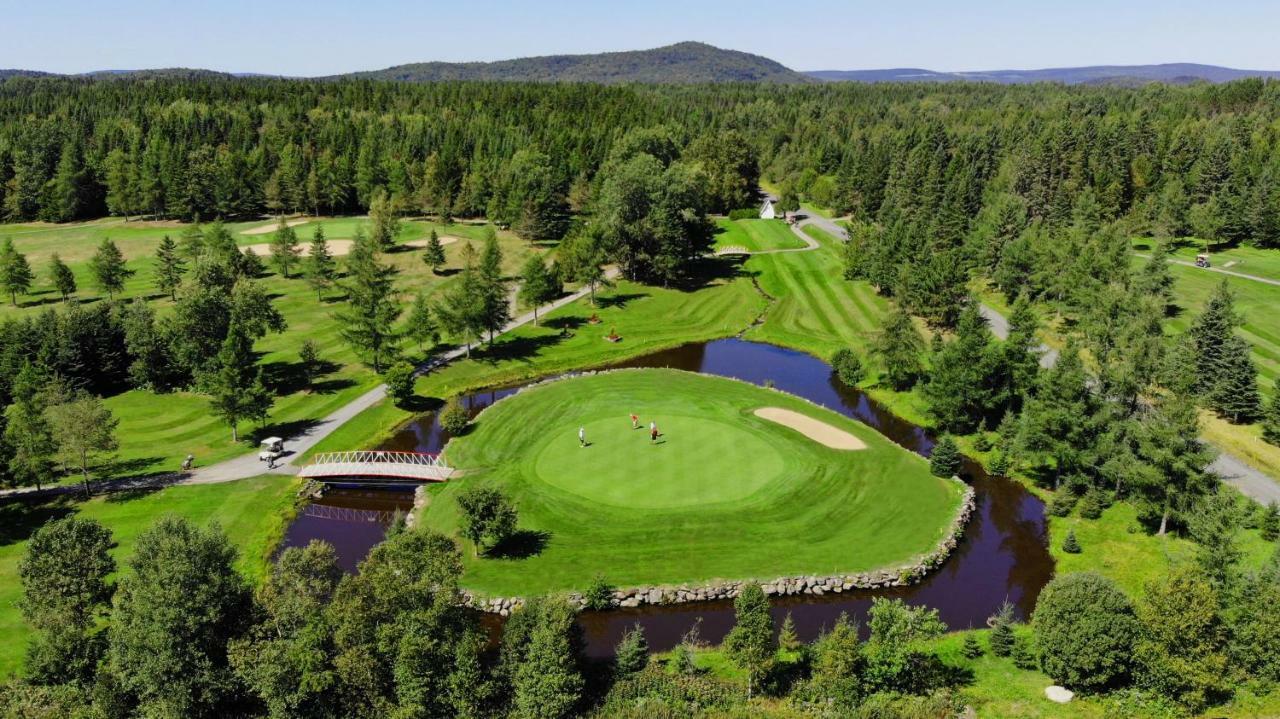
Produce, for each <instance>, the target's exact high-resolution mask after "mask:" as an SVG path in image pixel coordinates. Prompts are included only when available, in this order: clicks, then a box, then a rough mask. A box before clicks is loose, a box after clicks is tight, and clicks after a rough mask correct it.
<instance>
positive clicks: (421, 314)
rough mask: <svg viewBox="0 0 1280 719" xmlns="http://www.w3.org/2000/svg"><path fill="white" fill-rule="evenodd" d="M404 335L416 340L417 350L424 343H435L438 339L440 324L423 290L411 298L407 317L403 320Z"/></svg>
mask: <svg viewBox="0 0 1280 719" xmlns="http://www.w3.org/2000/svg"><path fill="white" fill-rule="evenodd" d="M405 336H406V337H408V338H410V339H412V340H414V341H415V342H417V343H418V349H419V350H421V349H422V348H423V345H424V344H426V343H430V344H431V345H435V344H436V343H438V342H439V341H440V326H439V324H437V323H436V317H435V313H433V312H432V311H431V304H430V302H428V301H427V295H426V293H424V292H419V293H418V294H417V296H416V297H414V298H413V305H412V306H410V308H409V317H408V318H407V319H406V320H405Z"/></svg>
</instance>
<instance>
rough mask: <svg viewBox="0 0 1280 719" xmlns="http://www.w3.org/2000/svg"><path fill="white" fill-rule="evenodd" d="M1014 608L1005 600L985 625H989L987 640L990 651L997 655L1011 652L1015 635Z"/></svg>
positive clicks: (1000, 655)
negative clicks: (989, 633) (989, 632)
mask: <svg viewBox="0 0 1280 719" xmlns="http://www.w3.org/2000/svg"><path fill="white" fill-rule="evenodd" d="M1013 624H1014V609H1013V605H1012V604H1010V603H1009V601H1008V600H1005V601H1004V603H1002V604H1001V605H1000V609H999V611H997V612H996V613H995V614H994V615H992V617H991V618H990V619H988V620H987V625H988V626H990V627H991V635H990V637H988V641H989V642H990V643H991V653H992V654H994V655H996V656H997V657H1007V656H1010V655H1012V654H1013V643H1014V640H1015V636H1014V633H1013Z"/></svg>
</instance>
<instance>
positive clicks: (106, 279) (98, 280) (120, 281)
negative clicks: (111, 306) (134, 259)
mask: <svg viewBox="0 0 1280 719" xmlns="http://www.w3.org/2000/svg"><path fill="white" fill-rule="evenodd" d="M89 271H90V272H92V273H93V280H94V283H95V284H96V285H97V286H98V289H100V290H102V291H103V292H106V293H107V296H108V297H115V295H116V293H117V292H123V291H124V282H125V280H127V279H129V278H130V277H132V276H133V272H134V271H133V270H131V269H129V268H128V267H126V266H125V261H124V255H122V254H120V248H119V247H116V243H114V242H112V241H111V240H110V239H109V238H104V239H103V240H102V244H101V245H98V251H97V252H96V253H95V254H94V255H93V258H92V259H90V260H89Z"/></svg>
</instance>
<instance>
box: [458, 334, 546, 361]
mask: <svg viewBox="0 0 1280 719" xmlns="http://www.w3.org/2000/svg"><path fill="white" fill-rule="evenodd" d="M565 339H566V338H565V337H563V336H561V335H539V336H537V337H511V338H508V339H504V340H500V341H497V342H494V343H493V345H492V346H489V347H482V348H480V349H478V350H472V351H471V358H472V359H474V360H477V361H480V362H486V363H488V364H497V363H498V362H502V361H504V360H527V359H529V358H531V357H534V356H535V355H537V354H539V353H540V352H542V350H544V349H546V348H548V347H552V346H555V345H557V344H559V343H560V342H562V341H564V340H565Z"/></svg>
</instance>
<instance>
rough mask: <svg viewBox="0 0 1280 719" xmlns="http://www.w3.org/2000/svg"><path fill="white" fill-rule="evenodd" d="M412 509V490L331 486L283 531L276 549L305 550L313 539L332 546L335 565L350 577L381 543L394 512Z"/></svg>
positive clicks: (300, 512) (299, 513) (405, 511)
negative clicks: (282, 536) (281, 539)
mask: <svg viewBox="0 0 1280 719" xmlns="http://www.w3.org/2000/svg"><path fill="white" fill-rule="evenodd" d="M412 508H413V487H411V486H406V487H404V488H393V487H385V488H371V487H348V488H344V487H341V486H331V487H329V488H328V489H326V490H325V493H324V496H322V497H321V498H320V499H317V500H313V501H312V502H310V503H309V504H307V505H306V506H305V507H303V508H302V510H301V511H299V512H298V516H297V518H295V519H294V520H293V523H292V524H290V525H289V529H288V530H286V531H285V535H284V541H283V542H282V543H281V546H280V549H281V551H283V550H284V549H287V548H288V547H305V546H307V544H308V543H310V542H311V540H313V539H320V540H323V541H325V542H328V543H329V544H332V545H333V547H334V550H335V551H337V553H338V564H339V566H341V567H342V569H343V571H346V572H348V573H352V572H355V571H356V565H358V564H359V563H360V560H362V559H364V558H365V556H366V555H368V554H369V550H371V549H373V547H374V545H376V544H377V543H379V542H381V541H382V539H383V538H384V537H385V536H386V534H387V527H389V526H391V519H392V517H394V516H395V513H396V511H397V510H399V511H400V512H404V513H407V512H408V511H409V510H410V509H412Z"/></svg>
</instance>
